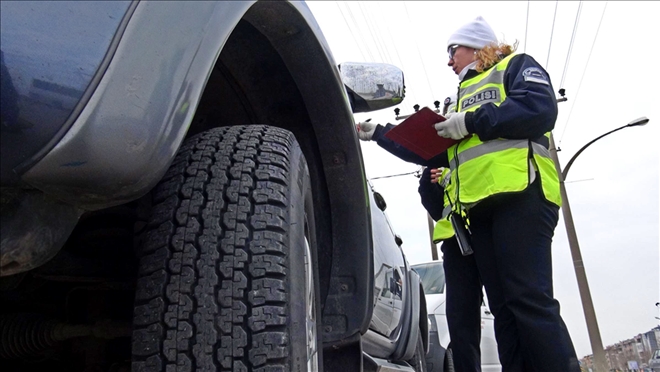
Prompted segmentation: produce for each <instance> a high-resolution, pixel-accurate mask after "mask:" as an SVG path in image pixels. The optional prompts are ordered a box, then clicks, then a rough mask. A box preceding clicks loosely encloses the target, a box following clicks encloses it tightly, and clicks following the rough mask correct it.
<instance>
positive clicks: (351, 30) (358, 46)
mask: <svg viewBox="0 0 660 372" xmlns="http://www.w3.org/2000/svg"><path fill="white" fill-rule="evenodd" d="M335 4H337V8H338V9H339V13H341V17H342V18H344V22H345V23H346V28H348V31H349V32H350V33H351V39H353V42H354V43H355V46H356V47H357V48H358V50H359V51H360V55H362V60H363V61H366V60H367V59H366V58H365V56H364V53H362V48H360V45H359V44H358V42H357V40H356V39H355V34H354V33H353V29H352V28H351V26H350V25H349V24H348V20H347V19H346V16H345V15H344V12H343V11H342V10H341V6H339V2H337V3H335Z"/></svg>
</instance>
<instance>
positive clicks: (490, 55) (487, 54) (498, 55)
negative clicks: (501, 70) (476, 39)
mask: <svg viewBox="0 0 660 372" xmlns="http://www.w3.org/2000/svg"><path fill="white" fill-rule="evenodd" d="M516 49H518V41H517V40H516V42H515V43H513V45H509V44H506V43H499V44H490V45H486V46H485V47H483V48H482V49H480V50H477V52H476V54H477V55H476V61H477V66H476V70H477V72H483V71H485V70H488V69H489V68H491V67H493V66H494V65H495V64H496V63H497V62H499V61H501V60H502V58H504V57H506V56H508V55H509V54H511V53H513V52H515V51H516Z"/></svg>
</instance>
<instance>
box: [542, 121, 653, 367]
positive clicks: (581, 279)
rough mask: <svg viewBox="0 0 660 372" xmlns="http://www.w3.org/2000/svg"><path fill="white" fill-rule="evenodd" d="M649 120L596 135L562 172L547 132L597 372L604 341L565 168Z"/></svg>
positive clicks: (601, 363)
mask: <svg viewBox="0 0 660 372" xmlns="http://www.w3.org/2000/svg"><path fill="white" fill-rule="evenodd" d="M648 122H649V119H648V118H646V117H641V118H639V119H636V120H633V121H631V122H630V123H628V124H626V125H624V126H622V127H620V128H617V129H614V130H612V131H609V132H607V133H605V134H603V135H601V136H599V137H596V138H595V139H593V140H592V141H590V142H589V143H587V144H586V145H584V146H582V148H581V149H580V150H578V152H576V153H575V155H573V157H572V158H571V160H569V161H568V164H567V165H566V168H565V169H564V170H563V171H562V170H561V167H560V165H559V158H558V157H557V148H556V146H555V140H554V137H553V136H552V133H551V134H550V155H551V157H552V160H554V162H555V167H556V169H557V173H558V175H559V191H560V193H561V199H562V207H561V209H562V213H563V216H564V223H565V224H566V234H567V236H568V245H569V247H570V249H571V257H572V259H573V268H574V269H575V276H576V277H577V284H578V290H579V292H580V298H581V300H582V308H583V310H584V318H585V320H586V323H587V332H588V333H589V340H590V342H591V350H592V352H593V356H594V359H593V360H594V367H595V371H596V372H605V371H607V370H608V369H607V362H606V359H605V350H604V348H603V341H602V339H601V337H600V330H599V329H598V322H597V321H596V312H595V311H594V304H593V302H592V300H591V292H590V291H589V283H588V282H587V274H586V272H585V270H584V263H583V262H582V253H580V245H579V244H578V239H577V233H576V232H575V224H574V223H573V215H572V214H571V206H570V204H569V203H568V195H567V194H566V186H565V184H564V179H565V178H566V175H567V174H568V170H569V169H570V167H571V165H572V164H573V162H574V161H575V159H576V158H577V157H578V155H580V154H581V153H582V151H584V150H585V149H586V148H587V147H589V146H590V145H591V144H592V143H594V142H596V141H598V140H599V139H601V138H603V137H605V136H607V135H608V134H612V133H614V132H616V131H618V130H621V129H623V128H627V127H634V126H639V125H644V124H646V123H648Z"/></svg>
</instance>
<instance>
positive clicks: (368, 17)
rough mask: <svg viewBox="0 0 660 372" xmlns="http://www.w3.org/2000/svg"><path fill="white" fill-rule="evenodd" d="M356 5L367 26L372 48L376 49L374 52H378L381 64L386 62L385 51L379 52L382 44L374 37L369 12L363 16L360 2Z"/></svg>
mask: <svg viewBox="0 0 660 372" xmlns="http://www.w3.org/2000/svg"><path fill="white" fill-rule="evenodd" d="M357 4H358V8H359V9H360V12H361V13H362V17H363V18H364V21H365V24H366V25H367V29H368V31H369V34H370V35H371V39H372V40H373V41H374V46H375V47H376V51H377V52H378V55H379V56H380V60H381V62H386V59H385V55H386V52H387V51H386V50H385V51H383V52H382V53H381V50H383V48H382V43H380V41H379V40H378V38H376V36H374V32H373V27H372V26H371V25H372V24H373V22H372V21H371V17H370V16H369V14H370V12H366V14H365V12H364V8H363V7H362V2H361V1H358V2H357ZM376 35H378V33H377V32H376Z"/></svg>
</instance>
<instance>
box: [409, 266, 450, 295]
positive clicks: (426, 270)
mask: <svg viewBox="0 0 660 372" xmlns="http://www.w3.org/2000/svg"><path fill="white" fill-rule="evenodd" d="M413 269H414V270H415V271H417V273H418V274H419V277H420V279H421V280H422V286H423V287H424V293H425V294H440V293H444V291H445V270H444V269H443V268H442V262H431V263H426V264H420V265H415V266H413Z"/></svg>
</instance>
